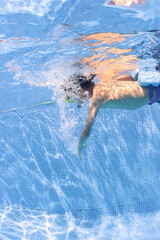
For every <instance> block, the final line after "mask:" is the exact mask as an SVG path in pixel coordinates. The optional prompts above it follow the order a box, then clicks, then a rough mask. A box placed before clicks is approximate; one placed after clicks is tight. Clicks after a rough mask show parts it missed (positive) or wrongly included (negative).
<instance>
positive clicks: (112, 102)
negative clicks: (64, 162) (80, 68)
mask: <svg viewBox="0 0 160 240" xmlns="http://www.w3.org/2000/svg"><path fill="white" fill-rule="evenodd" d="M129 36H130V35H121V34H115V33H97V34H92V35H89V36H86V37H84V39H83V40H84V41H87V43H88V44H90V46H91V47H93V51H95V54H93V55H92V56H91V57H88V58H85V59H82V62H83V63H85V62H87V64H89V66H90V68H91V69H93V74H92V75H89V76H83V75H79V74H77V75H75V76H74V77H73V78H75V79H76V84H78V86H79V87H78V88H79V92H77V96H79V98H80V99H82V100H84V99H89V98H90V104H89V113H88V117H87V120H86V123H85V126H84V128H83V131H82V133H81V136H80V139H79V144H78V154H79V157H82V152H83V148H84V146H85V142H86V141H87V139H88V137H89V135H90V133H91V129H92V126H93V123H94V121H95V118H96V115H97V113H98V110H99V109H100V108H112V109H128V110H135V109H138V108H140V107H142V106H144V105H146V104H149V103H150V100H151V97H152V98H153V97H156V94H157V92H156V91H155V90H154V89H153V88H152V90H150V91H152V93H151V92H149V88H148V87H142V86H140V84H139V83H138V81H137V78H138V72H136V71H137V69H138V65H137V62H138V59H137V57H136V56H135V55H133V54H130V53H131V52H132V49H120V48H118V47H117V46H116V45H115V42H117V43H121V42H123V41H124V40H125V38H127V37H129ZM90 40H92V41H91V43H89V41H90ZM102 44H103V46H104V44H107V47H106V49H105V47H101V45H102ZM108 44H109V45H110V46H111V47H110V48H108ZM110 53H112V54H115V55H116V56H117V57H115V58H114V59H113V58H111V57H110V55H109V54H110ZM106 56H107V58H106ZM105 58H106V59H105ZM103 59H104V60H103ZM156 67H157V66H156ZM156 70H157V69H156V68H155V71H156ZM133 72H136V74H135V75H134V76H133V74H132V73H133ZM95 77H97V78H98V79H99V82H98V83H97V84H94V78H95ZM72 82H74V81H72ZM81 83H82V84H81ZM84 86H86V87H84ZM157 91H158V90H157ZM151 94H152V95H153V96H151Z"/></svg>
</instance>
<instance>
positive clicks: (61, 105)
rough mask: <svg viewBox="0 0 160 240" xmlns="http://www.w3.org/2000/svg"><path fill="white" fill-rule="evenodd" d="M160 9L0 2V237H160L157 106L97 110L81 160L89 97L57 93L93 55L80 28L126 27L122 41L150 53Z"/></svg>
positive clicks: (49, 0)
mask: <svg viewBox="0 0 160 240" xmlns="http://www.w3.org/2000/svg"><path fill="white" fill-rule="evenodd" d="M159 11H160V7H159V0H148V1H147V3H146V4H145V5H136V4H132V6H131V7H122V6H111V5H108V1H107V0H104V1H99V0H94V1H91V0H87V1H83V0H81V1H80V0H77V1H76V0H75V1H73V0H59V1H58V0H32V1H27V0H22V1H15V2H14V1H12V0H8V1H5V0H1V2H0V22H1V24H0V54H1V56H0V240H1V239H2V240H8V239H11V240H12V239H13V240H19V239H23V240H24V239H25V240H26V239H27V240H29V239H31V240H46V239H51V240H64V239H67V240H84V239H85V240H110V239H113V240H115V239H116V240H117V239H118V240H119V239H123V240H124V239H127V240H128V239H129V240H130V239H136V240H137V239H139V240H144V239H146V240H148V239H153V240H154V239H160V228H159V225H160V189H159V186H160V160H159V159H160V158H159V156H160V150H159V146H160V127H159V126H160V119H159V111H160V106H159V105H158V104H155V105H153V106H144V107H142V108H140V109H138V110H134V111H129V110H113V109H105V110H104V109H101V110H100V111H99V113H98V116H97V118H96V121H95V124H94V127H93V130H92V133H91V135H90V138H89V139H88V142H87V146H86V148H85V150H84V159H83V161H81V160H80V159H79V158H78V156H77V144H78V139H79V136H80V133H81V131H82V129H83V126H84V123H85V120H86V117H87V114H88V103H87V104H86V105H85V106H83V107H82V108H80V109H79V108H77V106H76V105H75V104H68V103H66V102H64V100H63V99H62V97H61V94H60V92H59V87H60V85H61V84H63V81H64V80H65V79H67V78H68V77H69V76H70V75H71V74H72V73H74V72H76V71H77V70H79V71H83V70H82V69H81V70H80V69H79V61H80V59H82V58H83V57H88V56H92V54H93V53H92V51H91V49H90V46H89V45H87V44H84V42H83V41H82V40H81V38H82V36H83V35H89V34H92V33H97V32H112V33H121V34H124V33H125V34H128V33H130V34H132V35H131V37H129V38H128V39H126V41H124V42H123V43H121V45H117V46H118V47H119V48H120V47H121V48H124V49H128V48H133V53H134V54H136V55H137V56H143V57H144V58H147V57H148V56H149V57H152V55H153V53H152V50H153V49H154V48H156V47H157V46H158V44H159V42H158V41H159V40H158V38H157V37H156V32H153V30H157V29H159V28H160V17H159ZM44 103H45V104H44Z"/></svg>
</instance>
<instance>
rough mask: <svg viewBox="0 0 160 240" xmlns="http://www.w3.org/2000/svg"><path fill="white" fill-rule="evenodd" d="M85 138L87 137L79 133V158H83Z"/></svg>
mask: <svg viewBox="0 0 160 240" xmlns="http://www.w3.org/2000/svg"><path fill="white" fill-rule="evenodd" d="M87 138H88V137H87V136H85V135H84V134H83V133H82V134H81V137H80V140H79V144H78V156H79V158H80V159H81V160H82V159H83V155H82V153H83V150H84V147H85V146H86V145H85V144H84V143H85V142H86V140H87Z"/></svg>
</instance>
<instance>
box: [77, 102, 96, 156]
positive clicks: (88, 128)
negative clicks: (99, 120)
mask: <svg viewBox="0 0 160 240" xmlns="http://www.w3.org/2000/svg"><path fill="white" fill-rule="evenodd" d="M98 108H99V105H98V104H96V105H95V104H94V103H93V102H91V103H90V105H89V114H88V118H87V121H86V124H85V127H84V129H83V131H82V133H81V136H80V139H79V144H78V155H79V157H82V156H81V155H82V151H83V147H84V143H85V142H86V141H87V138H88V137H89V135H90V132H91V129H92V126H93V123H94V120H95V117H96V115H97V112H98Z"/></svg>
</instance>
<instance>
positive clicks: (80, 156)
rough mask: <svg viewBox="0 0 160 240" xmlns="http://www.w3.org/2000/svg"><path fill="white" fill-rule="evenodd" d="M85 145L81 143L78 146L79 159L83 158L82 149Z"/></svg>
mask: <svg viewBox="0 0 160 240" xmlns="http://www.w3.org/2000/svg"><path fill="white" fill-rule="evenodd" d="M85 147H86V145H85V144H83V145H82V146H78V156H79V158H80V159H81V160H83V159H84V157H83V150H84V148H85Z"/></svg>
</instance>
